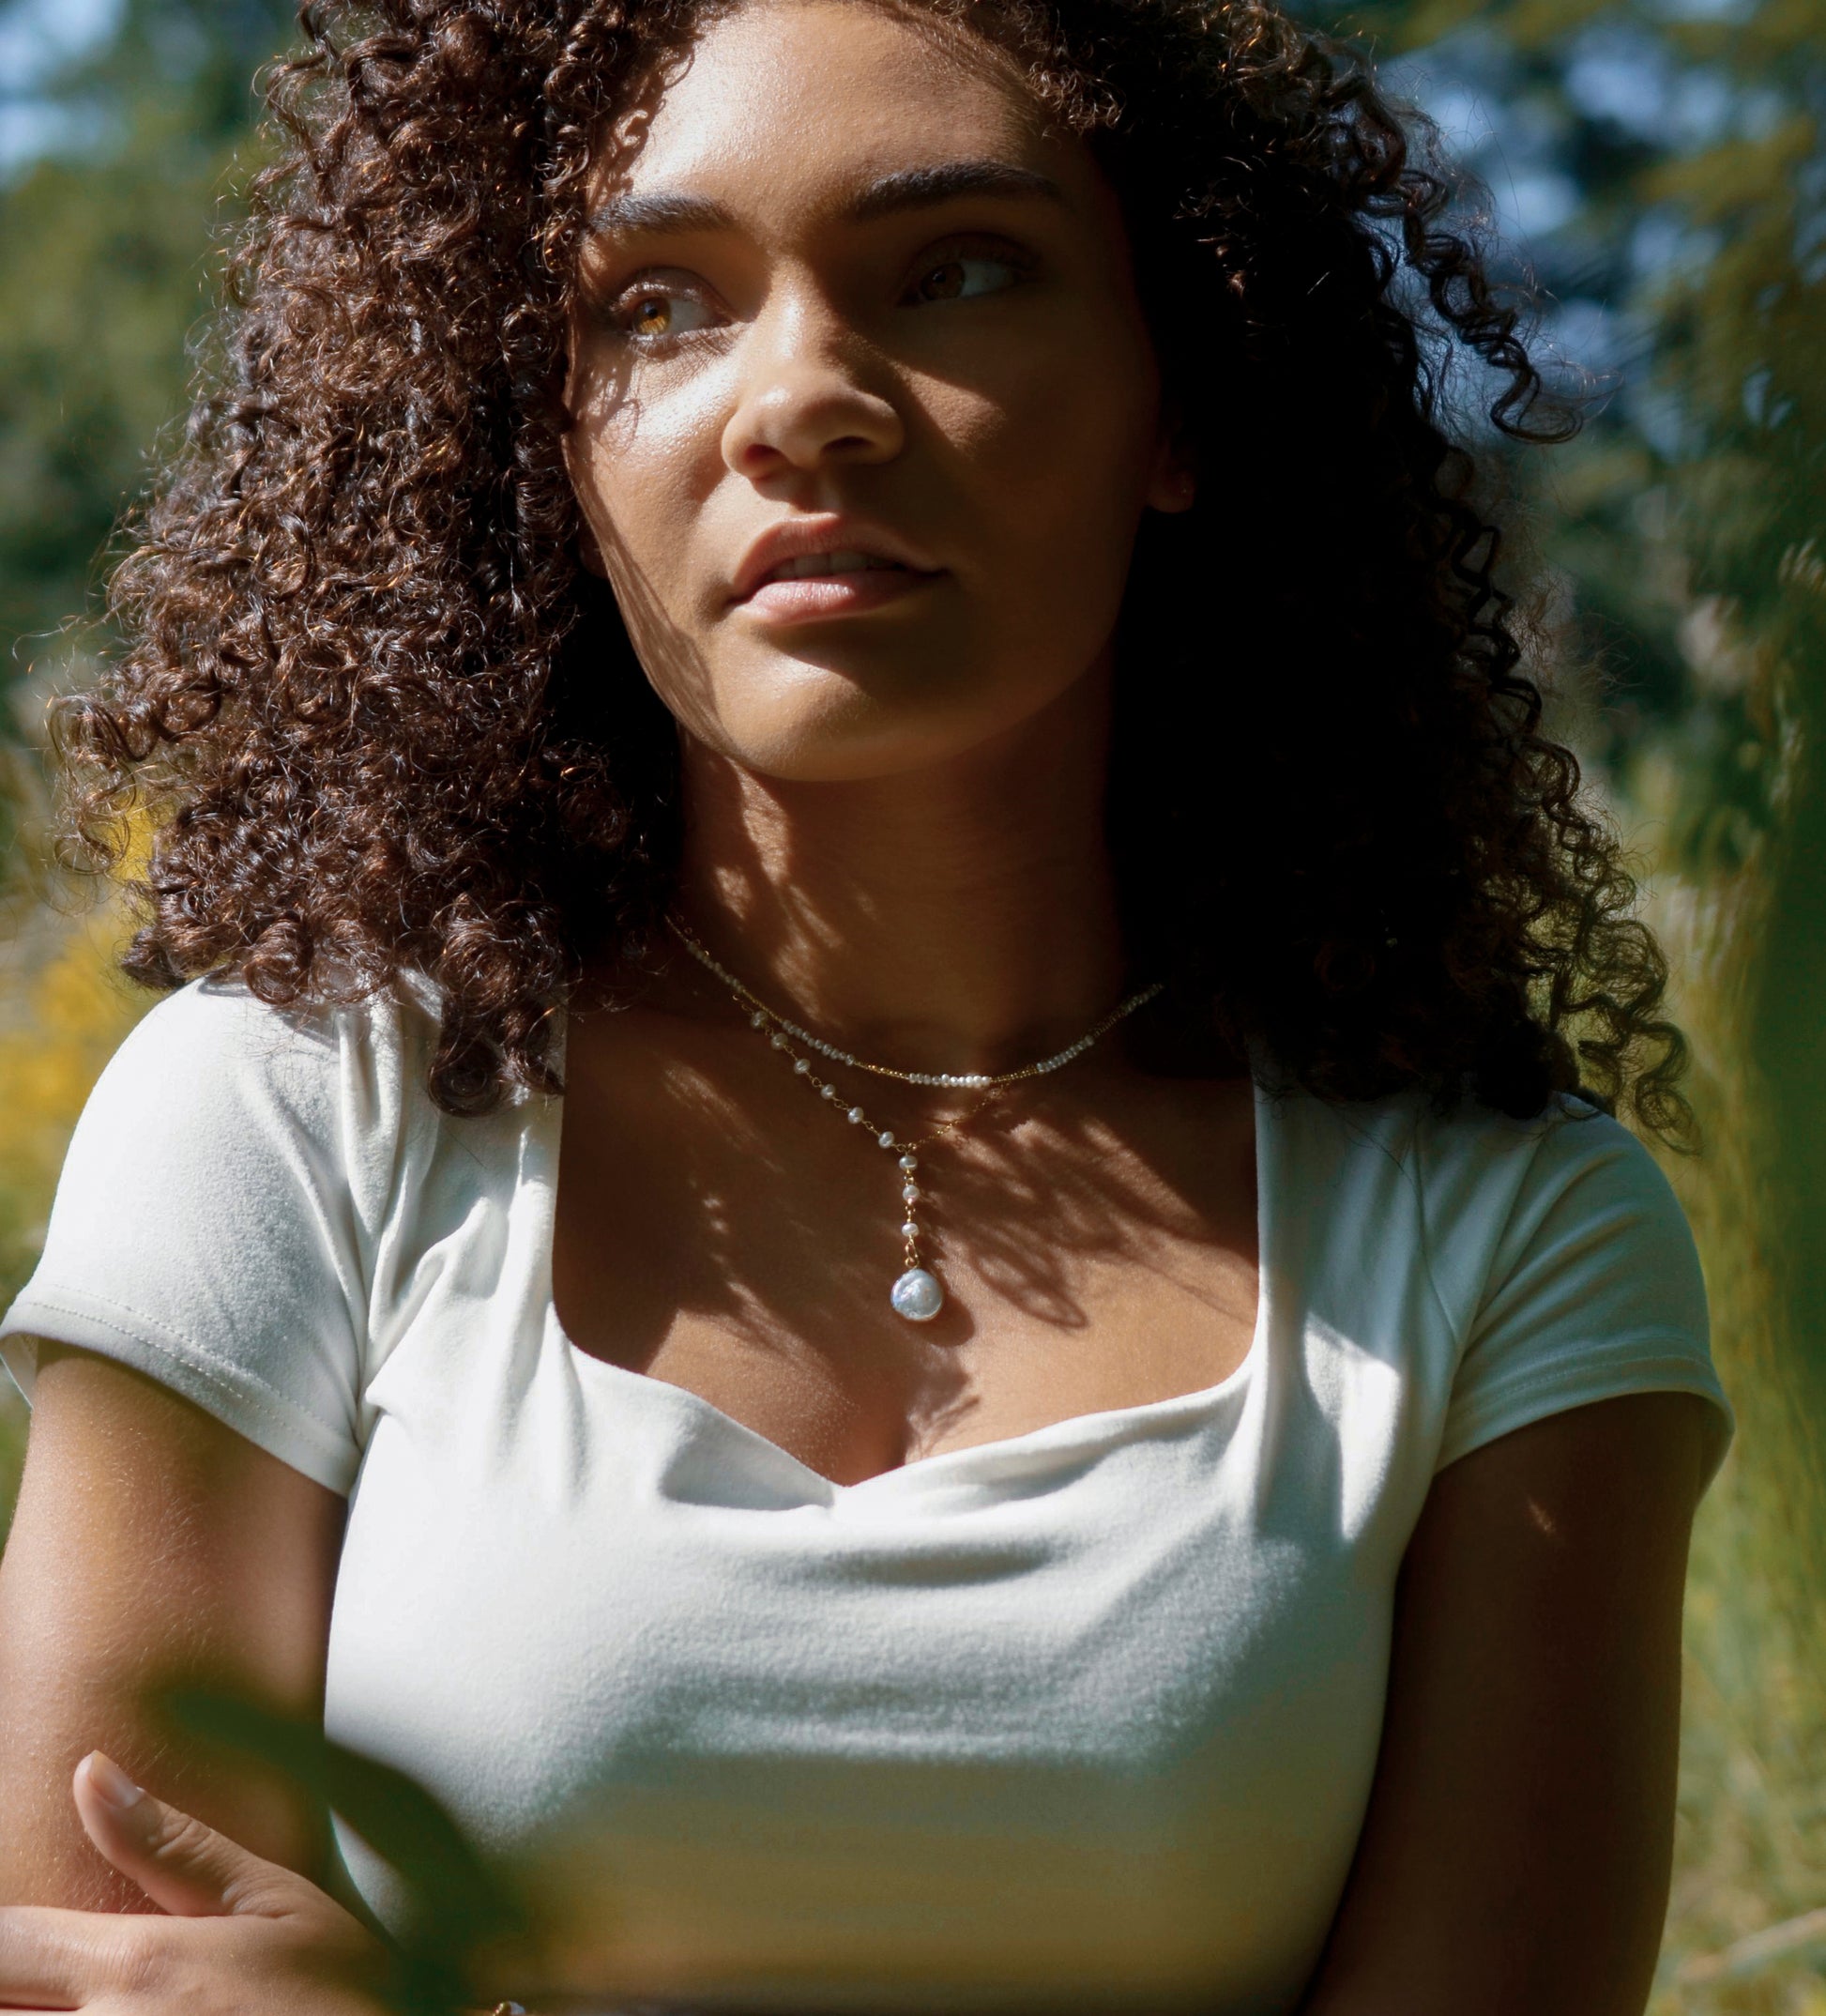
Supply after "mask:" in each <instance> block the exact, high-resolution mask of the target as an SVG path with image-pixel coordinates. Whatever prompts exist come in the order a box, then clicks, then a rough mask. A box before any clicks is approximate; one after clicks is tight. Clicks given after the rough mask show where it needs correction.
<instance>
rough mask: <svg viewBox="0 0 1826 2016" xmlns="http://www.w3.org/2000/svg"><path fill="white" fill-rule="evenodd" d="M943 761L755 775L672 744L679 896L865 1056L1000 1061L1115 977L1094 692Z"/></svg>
mask: <svg viewBox="0 0 1826 2016" xmlns="http://www.w3.org/2000/svg"><path fill="white" fill-rule="evenodd" d="M1083 683H1084V686H1085V687H1087V688H1090V689H1093V690H1091V691H1088V692H1087V691H1082V690H1079V689H1074V690H1073V692H1072V693H1068V694H1067V695H1064V696H1063V698H1062V699H1061V700H1059V701H1057V702H1055V703H1054V704H1053V706H1052V707H1050V708H1048V709H1046V710H1043V711H1042V713H1041V714H1040V715H1037V716H1035V717H1034V718H1033V719H1031V720H1030V721H1028V722H1026V723H1024V724H1023V725H1021V726H1020V727H1019V728H1018V729H1015V730H1013V731H1011V732H1010V733H1009V734H1008V735H1006V736H1002V737H998V738H997V739H996V740H995V741H992V742H990V743H986V744H983V745H981V746H980V747H978V748H976V749H973V750H971V751H969V752H967V753H966V754H965V755H964V756H958V757H955V758H952V759H951V760H949V761H948V762H946V763H944V764H942V765H938V766H935V767H932V768H927V769H923V770H921V771H915V772H912V773H909V774H905V775H899V776H890V777H881V778H873V779H869V780H866V781H862V782H855V783H820V784H799V783H783V782H781V781H779V780H778V779H773V778H766V777H760V776H757V775H756V774H755V773H754V772H753V771H749V770H745V769H743V768H742V767H741V766H740V765H738V764H737V763H734V762H732V761H730V760H729V759H728V758H727V757H724V756H719V755H717V754H715V753H713V752H712V751H710V750H708V748H706V747H705V746H704V745H703V744H701V743H698V742H695V741H690V740H688V741H687V742H686V745H685V754H684V783H685V806H686V822H685V826H686V840H685V854H684V860H683V863H682V874H681V878H680V885H679V888H680V893H679V904H678V908H679V911H680V914H681V916H682V918H683V920H684V921H685V922H686V923H687V924H689V925H690V926H691V928H692V932H693V933H694V935H695V936H696V937H698V938H699V939H701V940H702V941H703V942H704V944H705V945H706V946H707V947H708V950H709V951H710V952H711V953H712V954H713V955H715V956H716V957H717V958H718V959H719V960H720V961H721V962H722V963H723V965H724V966H726V967H728V968H729V970H731V971H732V972H733V973H735V974H737V975H738V977H739V978H740V979H741V980H742V981H743V982H744V983H745V984H746V985H748V986H750V987H752V988H753V991H754V992H755V993H756V994H757V995H759V996H760V997H761V999H762V1000H766V1001H767V1002H768V1005H769V1006H771V1007H774V1008H777V1009H779V1010H780V1011H781V1012H783V1013H784V1014H786V1015H789V1016H793V1017H795V1018H796V1019H797V1020H799V1021H802V1022H803V1023H805V1024H806V1026H807V1027H809V1028H811V1029H813V1030H815V1031H817V1032H818V1033H819V1034H820V1035H824V1036H826V1037H828V1038H829V1039H830V1040H832V1041H835V1042H838V1043H842V1044H844V1045H845V1046H846V1047H848V1048H850V1049H853V1050H855V1051H856V1052H857V1053H858V1054H859V1055H860V1056H863V1057H867V1058H869V1059H870V1060H871V1061H879V1062H886V1063H894V1064H898V1065H900V1066H902V1067H903V1068H905V1069H908V1070H919V1071H925V1070H931V1071H998V1070H1007V1069H1011V1068H1013V1067H1015V1066H1018V1065H1020V1064H1023V1063H1027V1062H1029V1061H1033V1060H1034V1059H1036V1058H1039V1057H1041V1056H1043V1055H1045V1054H1046V1053H1047V1052H1048V1051H1049V1050H1052V1049H1056V1048H1059V1047H1062V1046H1064V1045H1066V1044H1068V1043H1071V1042H1073V1041H1074V1040H1075V1039H1076V1038H1077V1037H1078V1036H1080V1035H1082V1034H1083V1033H1084V1031H1086V1030H1087V1029H1088V1028H1089V1027H1090V1026H1091V1025H1092V1024H1093V1023H1094V1022H1095V1021H1097V1019H1098V1018H1099V1017H1100V1016H1103V1014H1104V1013H1105V1012H1106V1011H1107V1010H1108V1009H1109V1008H1111V1007H1112V1006H1114V1005H1115V1002H1116V1000H1117V999H1118V996H1119V994H1120V993H1121V991H1122V986H1123V982H1124V978H1125V973H1124V966H1123V958H1122V947H1121V939H1120V933H1119V930H1118V921H1117V905H1116V891H1115V883H1114V877H1113V875H1112V872H1111V866H1110V861H1109V855H1108V850H1107V848H1106V846H1105V844H1104V839H1103V788H1104V777H1105V771H1106V767H1107V762H1108V725H1107V699H1106V689H1105V687H1104V685H1103V682H1102V681H1098V680H1088V681H1085V682H1083Z"/></svg>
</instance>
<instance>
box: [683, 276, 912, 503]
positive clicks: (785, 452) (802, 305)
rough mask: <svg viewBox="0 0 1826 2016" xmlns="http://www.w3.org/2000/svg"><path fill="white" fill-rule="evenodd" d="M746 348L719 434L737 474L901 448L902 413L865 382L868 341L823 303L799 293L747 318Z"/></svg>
mask: <svg viewBox="0 0 1826 2016" xmlns="http://www.w3.org/2000/svg"><path fill="white" fill-rule="evenodd" d="M743 350H744V356H743V359H742V372H741V382H740V389H739V392H738V397H737V401H736V407H735V410H734V412H732V413H731V414H730V416H729V420H728V423H727V424H726V426H725V427H724V429H723V460H724V462H725V463H726V464H727V465H728V466H729V467H730V468H731V469H733V470H734V471H735V472H736V474H737V475H738V476H746V477H747V478H748V479H749V480H750V481H764V480H765V479H766V478H768V477H769V476H781V475H785V474H788V473H805V474H810V473H814V472H815V471H817V470H819V469H821V468H824V467H827V466H829V465H830V464H833V463H874V462H890V461H891V460H892V459H893V458H894V457H895V456H896V455H898V454H899V453H900V451H901V450H902V448H903V447H904V446H905V439H906V430H905V424H904V423H903V421H902V420H901V416H900V414H899V412H898V410H897V409H896V407H895V405H894V404H893V402H892V401H891V400H890V399H888V398H885V397H884V396H883V395H882V393H881V392H879V391H877V390H875V389H872V388H871V387H870V386H869V385H868V384H866V383H865V382H864V379H863V376H862V374H861V367H862V366H863V365H865V363H866V361H867V359H866V351H865V346H864V344H862V342H861V340H860V337H858V336H857V334H856V332H855V331H854V330H852V329H850V328H848V327H847V326H846V325H845V323H844V321H843V319H842V317H841V316H840V315H839V314H837V313H835V311H834V310H833V309H832V308H831V307H830V306H829V304H828V303H825V302H822V301H819V300H816V299H814V298H809V297H807V296H805V295H793V296H788V297H786V298H782V299H779V300H777V301H776V302H774V303H772V304H770V305H769V306H768V309H767V310H766V311H764V312H763V313H762V314H761V315H760V316H759V317H757V318H756V320H755V321H754V322H753V324H752V325H751V327H750V329H749V333H748V339H747V342H746V343H745V344H744V345H743Z"/></svg>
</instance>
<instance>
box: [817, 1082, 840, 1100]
mask: <svg viewBox="0 0 1826 2016" xmlns="http://www.w3.org/2000/svg"><path fill="white" fill-rule="evenodd" d="M818 1090H819V1091H820V1092H822V1093H823V1094H824V1095H825V1097H826V1098H827V1099H834V1098H835V1097H836V1096H837V1088H836V1087H835V1086H834V1085H820V1086H819V1087H818Z"/></svg>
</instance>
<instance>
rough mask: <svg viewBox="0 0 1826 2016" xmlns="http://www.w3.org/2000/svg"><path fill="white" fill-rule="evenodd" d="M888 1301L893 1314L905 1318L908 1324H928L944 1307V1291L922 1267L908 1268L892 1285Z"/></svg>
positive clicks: (936, 1280) (934, 1277)
mask: <svg viewBox="0 0 1826 2016" xmlns="http://www.w3.org/2000/svg"><path fill="white" fill-rule="evenodd" d="M888 1299H889V1301H890V1302H891V1303H892V1304H893V1306H894V1313H895V1314H896V1315H897V1316H904V1317H905V1319H906V1320H907V1321H908V1322H909V1323H929V1322H930V1321H932V1319H933V1318H934V1317H935V1316H936V1315H937V1313H938V1312H939V1310H940V1309H942V1308H943V1307H944V1306H945V1291H944V1290H943V1289H942V1288H940V1287H939V1285H938V1277H937V1275H931V1274H928V1273H927V1272H926V1271H925V1269H924V1268H923V1267H909V1268H908V1269H907V1270H906V1272H905V1274H904V1275H901V1277H900V1279H899V1280H898V1281H896V1282H895V1283H894V1286H893V1290H892V1291H891V1292H890V1295H889V1297H888Z"/></svg>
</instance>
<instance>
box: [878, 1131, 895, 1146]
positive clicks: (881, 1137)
mask: <svg viewBox="0 0 1826 2016" xmlns="http://www.w3.org/2000/svg"><path fill="white" fill-rule="evenodd" d="M875 1139H876V1140H877V1141H879V1142H880V1143H881V1145H882V1147H884V1148H891V1147H892V1146H893V1145H894V1138H893V1136H892V1135H891V1134H877V1135H876V1136H875Z"/></svg>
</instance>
